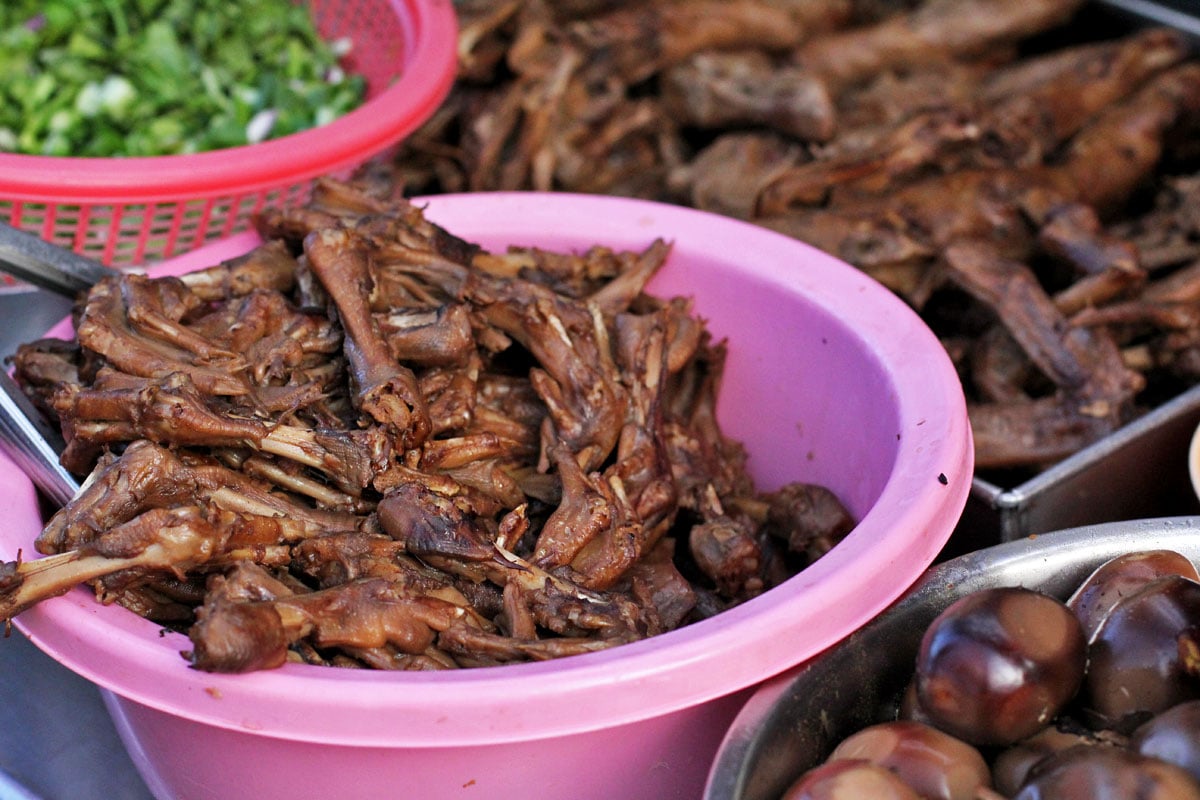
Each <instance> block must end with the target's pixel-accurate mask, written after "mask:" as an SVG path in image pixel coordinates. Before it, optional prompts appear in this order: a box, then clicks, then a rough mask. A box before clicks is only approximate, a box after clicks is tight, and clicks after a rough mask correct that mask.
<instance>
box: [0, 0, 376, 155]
mask: <svg viewBox="0 0 1200 800" xmlns="http://www.w3.org/2000/svg"><path fill="white" fill-rule="evenodd" d="M353 48H354V43H353V42H352V41H351V40H350V39H347V38H345V37H342V38H338V39H336V40H334V41H331V42H326V41H324V40H322V39H321V38H320V36H319V35H318V33H317V31H316V29H315V26H314V24H313V19H312V16H311V14H310V13H309V12H308V10H307V8H306V7H304V6H301V5H297V4H295V3H293V2H292V0H254V1H253V2H250V0H4V2H0V76H3V78H2V79H0V151H3V152H18V153H30V154H48V155H80V156H123V155H124V156H129V155H138V156H142V155H170V154H175V153H192V152H201V151H205V150H213V149H218V148H224V147H236V146H239V145H245V144H251V143H255V142H259V141H264V140H266V139H268V138H275V137H279V136H285V135H288V134H291V133H295V132H297V131H301V130H305V129H308V128H313V127H316V126H319V125H325V124H328V123H329V122H331V121H333V120H334V119H337V118H338V117H340V116H342V115H344V114H346V113H347V112H349V111H351V110H353V109H354V108H356V107H357V106H358V105H360V104H361V103H362V102H363V99H364V95H365V90H366V84H365V80H364V79H363V78H362V76H360V75H347V74H346V73H345V71H344V70H343V69H342V68H341V66H340V65H339V63H338V60H339V58H344V57H345V56H346V55H347V54H349V53H350V52H351V51H352V50H353Z"/></svg>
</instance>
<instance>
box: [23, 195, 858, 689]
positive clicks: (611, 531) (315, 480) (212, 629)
mask: <svg viewBox="0 0 1200 800" xmlns="http://www.w3.org/2000/svg"><path fill="white" fill-rule="evenodd" d="M261 229H262V232H263V235H264V236H265V237H267V241H266V243H265V244H263V245H262V246H261V247H259V248H257V249H256V250H255V251H254V252H252V253H251V254H248V255H247V256H244V257H241V258H237V259H232V260H230V261H228V262H225V263H223V264H220V265H217V266H214V267H212V268H209V269H206V270H203V271H201V272H200V273H197V274H194V275H185V276H182V277H179V278H175V277H164V278H154V277H146V276H139V275H118V274H114V275H113V276H111V277H109V278H106V279H105V280H104V281H102V282H101V283H100V284H98V285H97V286H96V287H95V288H94V289H92V290H91V291H90V292H89V293H88V294H87V296H86V297H84V298H82V299H81V302H80V314H79V320H80V328H79V331H80V338H79V341H78V342H77V343H75V344H73V345H69V344H64V343H61V342H54V341H52V340H42V341H39V342H34V343H30V344H29V345H26V346H24V347H22V348H21V350H20V352H19V354H18V356H17V358H16V359H15V366H16V375H17V378H18V380H19V381H20V382H21V384H22V385H23V386H25V387H26V388H27V391H29V392H30V393H31V395H32V396H34V397H35V398H36V399H37V401H38V403H39V404H40V406H41V407H43V408H45V409H46V410H47V412H48V413H49V414H50V415H51V416H52V417H53V418H54V419H55V420H56V421H57V423H58V424H59V426H60V427H61V429H62V431H63V433H64V438H65V440H66V441H67V442H68V449H67V451H66V453H65V454H64V460H65V463H66V464H67V465H68V467H69V468H70V469H71V470H72V471H74V472H76V473H77V474H79V475H81V476H84V475H86V476H88V477H87V480H86V481H85V482H84V485H83V488H82V489H81V490H80V492H79V493H78V494H77V495H76V497H75V498H74V499H72V500H71V502H69V503H68V504H67V505H66V506H65V507H64V508H62V509H60V510H59V511H58V512H57V513H55V514H54V516H53V517H52V518H51V519H50V520H49V522H48V523H47V524H46V526H45V529H44V530H43V531H42V533H41V535H40V536H39V537H38V538H37V540H36V542H35V547H36V549H37V550H38V552H39V553H41V554H43V557H42V558H37V559H29V560H26V559H19V560H18V561H15V562H12V563H9V564H7V565H4V567H3V569H2V570H0V616H2V617H3V618H5V619H10V618H11V617H12V616H13V615H15V614H18V613H20V612H21V611H23V610H24V609H26V608H28V607H30V606H31V605H33V604H35V603H37V602H38V601H40V600H42V599H45V598H47V597H53V596H56V595H59V594H62V593H63V592H65V591H67V590H68V589H70V588H71V587H74V586H77V585H79V584H81V583H84V584H88V585H90V586H91V588H92V590H93V592H94V593H95V595H96V597H97V599H98V600H99V601H100V602H105V603H118V604H120V605H122V606H124V607H126V608H128V609H130V610H133V611H136V612H137V613H140V614H142V615H143V616H146V617H148V618H150V619H153V620H155V621H156V622H158V623H159V624H163V625H169V626H171V627H175V628H178V629H180V630H186V631H187V633H188V635H189V636H190V638H191V641H192V649H191V650H190V652H189V653H188V654H187V657H188V659H189V661H190V662H191V664H192V666H194V667H196V668H197V669H202V670H214V671H223V672H241V671H246V670H254V669H267V668H272V667H276V666H279V665H280V664H283V663H285V662H286V661H289V660H291V661H297V662H303V663H311V664H325V665H338V666H355V667H369V668H376V669H449V668H458V667H470V666H480V665H491V664H502V663H508V662H512V661H527V660H534V659H545V658H554V657H560V656H568V655H572V654H577V653H585V652H591V651H594V650H598V649H603V648H608V647H613V646H615V645H619V644H621V643H624V642H630V641H634V640H637V639H641V638H645V637H647V636H653V635H656V634H658V633H661V632H663V631H666V630H670V629H673V628H676V627H679V626H681V625H686V624H688V623H690V622H692V621H694V620H695V619H699V618H701V617H702V616H704V615H706V614H710V613H715V612H716V611H718V610H720V609H721V608H723V607H728V606H729V605H734V604H736V603H739V602H742V601H744V600H746V599H748V598H750V597H753V596H754V595H756V594H758V593H760V592H762V591H765V590H766V589H768V588H770V586H772V585H775V584H776V583H778V582H779V581H781V580H785V579H786V578H787V577H788V576H789V575H790V574H791V573H790V572H787V571H780V570H778V569H775V568H774V566H775V565H777V564H778V562H777V561H773V560H772V559H771V558H768V556H770V555H772V554H773V550H772V548H771V547H769V546H765V545H764V543H765V542H766V541H767V540H768V538H770V537H771V536H772V535H775V536H778V531H774V532H771V531H768V528H769V527H770V525H771V521H770V519H769V515H768V514H766V513H763V511H762V510H763V509H765V508H767V507H768V505H769V503H770V500H769V498H767V497H766V496H764V495H760V494H759V493H758V492H757V491H756V490H755V488H754V486H753V483H752V482H751V480H750V479H749V477H748V476H747V474H746V472H745V458H744V454H743V453H742V452H741V450H740V448H739V446H738V445H737V444H736V443H734V442H731V441H729V440H728V439H726V438H725V437H724V436H723V434H722V433H721V432H720V430H719V428H718V427H717V425H716V416H715V404H716V397H717V391H718V388H719V377H720V367H721V365H722V363H723V357H724V350H723V345H722V344H721V343H713V342H711V341H710V338H709V335H708V332H707V331H706V329H705V327H704V324H703V321H702V320H700V319H699V318H698V317H697V316H696V315H695V314H694V313H693V311H692V308H691V304H690V301H689V300H687V299H686V298H666V299H663V298H655V297H652V296H650V295H648V294H646V293H645V291H644V290H645V286H646V283H647V282H648V281H649V280H650V278H651V277H652V276H653V275H654V274H655V273H656V272H657V271H658V269H659V268H660V267H661V266H662V265H663V263H665V261H666V260H667V258H668V257H669V254H670V247H669V245H668V244H667V243H665V242H663V241H652V242H651V243H650V244H649V245H648V246H647V247H646V248H645V249H643V250H641V251H638V252H617V251H613V250H611V249H608V248H604V247H599V246H597V247H593V248H591V249H589V250H586V251H583V252H580V253H565V252H552V251H547V250H539V249H534V248H513V249H511V250H508V251H505V252H488V251H485V250H483V249H481V248H479V247H477V246H475V245H473V244H471V243H469V242H465V241H463V240H461V239H458V238H457V237H455V236H453V235H452V234H451V233H449V232H447V231H444V230H442V229H440V228H439V227H437V226H436V225H433V224H431V223H429V222H428V221H427V220H426V219H425V218H424V215H423V213H422V212H421V210H420V209H419V208H417V207H415V206H414V205H412V204H411V203H409V202H408V201H406V200H404V199H402V198H394V197H391V196H390V195H389V194H387V193H383V194H380V193H377V191H376V190H375V189H373V188H372V184H371V183H370V182H368V181H364V182H361V183H354V184H342V183H338V182H335V181H333V180H322V181H320V182H319V183H318V188H317V191H316V194H315V196H314V199H313V202H312V203H311V204H309V205H308V206H306V207H304V208H301V209H296V210H291V211H273V212H269V213H267V214H265V215H264V217H263V219H262V220H261ZM681 456H684V457H682V458H681ZM717 509H720V510H719V511H718V510H717ZM842 533H844V531H842ZM793 555H794V557H793V558H791V568H792V570H793V571H794V569H799V568H802V567H803V566H804V565H805V564H807V563H809V562H811V561H812V560H813V559H814V558H816V557H819V555H818V554H817V552H816V551H815V550H813V549H811V548H810V549H807V550H804V551H796V552H795V553H794V554H793Z"/></svg>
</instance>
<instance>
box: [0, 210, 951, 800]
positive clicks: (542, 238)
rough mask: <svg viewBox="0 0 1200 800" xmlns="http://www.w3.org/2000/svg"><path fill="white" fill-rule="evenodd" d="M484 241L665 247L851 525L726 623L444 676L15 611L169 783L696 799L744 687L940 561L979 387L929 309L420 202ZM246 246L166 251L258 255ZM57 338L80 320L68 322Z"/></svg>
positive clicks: (739, 387)
mask: <svg viewBox="0 0 1200 800" xmlns="http://www.w3.org/2000/svg"><path fill="white" fill-rule="evenodd" d="M428 214H429V217H430V218H431V219H432V220H434V221H435V222H438V223H440V224H441V225H443V226H444V227H446V228H448V229H449V230H450V231H452V232H454V233H456V234H458V235H460V236H463V237H465V238H468V239H472V240H474V241H476V242H479V243H480V244H483V245H484V246H487V247H490V248H501V247H504V246H505V245H507V244H521V245H540V246H544V247H550V248H564V249H572V248H574V249H582V248H584V247H587V246H589V245H592V244H594V243H603V244H607V245H610V246H613V247H617V248H642V247H644V246H646V245H647V244H648V243H649V242H650V241H651V240H652V239H654V238H655V237H660V236H661V237H665V238H667V239H669V240H671V241H673V243H674V249H673V252H672V255H671V257H670V260H669V261H668V263H667V265H666V266H665V267H664V268H663V270H662V272H661V273H660V274H659V275H658V276H657V277H656V278H655V279H654V282H653V284H652V286H651V288H652V290H653V291H655V292H656V293H658V294H660V295H667V294H685V295H691V296H693V297H694V298H695V304H696V309H697V310H698V312H699V313H700V314H701V315H702V316H703V317H705V318H706V319H707V320H708V322H709V325H710V327H711V329H712V331H713V332H714V333H715V334H716V335H717V336H719V337H727V338H728V340H729V343H730V351H729V360H728V365H727V372H726V376H725V382H724V389H723V391H722V394H721V398H720V403H721V406H720V417H721V423H722V425H723V426H724V429H725V431H726V432H727V433H729V434H730V435H732V436H734V437H736V438H738V439H741V440H742V441H743V442H745V444H746V446H747V449H748V451H749V453H750V455H751V461H750V464H751V468H752V470H753V473H754V477H755V478H756V480H757V481H759V483H760V485H761V486H762V487H763V488H774V487H776V486H778V485H780V484H781V483H784V482H786V481H788V480H796V479H799V480H806V481H814V482H820V483H823V484H825V485H827V486H829V487H830V488H832V489H833V490H835V491H836V492H837V493H838V494H839V495H840V496H841V497H842V498H843V499H844V501H845V502H846V503H847V505H848V506H849V507H850V509H851V511H852V512H853V513H854V514H855V515H856V517H857V518H858V519H859V520H860V522H859V524H858V526H857V527H856V528H855V529H854V531H853V532H852V533H851V534H850V535H849V536H848V537H847V538H846V539H845V541H844V542H842V543H841V544H839V545H838V546H837V547H835V548H834V549H833V550H832V551H831V552H830V553H829V554H828V555H826V556H825V557H824V558H822V559H821V560H819V561H818V562H817V563H815V564H814V565H813V566H811V567H809V568H808V569H806V570H804V571H803V572H802V573H800V574H799V575H797V576H796V577H794V578H792V579H791V580H789V581H787V582H786V583H785V584H783V585H782V586H780V587H778V588H776V589H773V590H772V591H770V592H767V593H766V594H764V595H762V596H761V597H758V598H756V599H754V600H752V601H750V602H747V603H745V604H743V605H742V606H740V607H738V608H735V609H732V610H730V611H727V612H725V613H723V614H721V615H719V616H717V617H716V618H713V619H710V620H707V621H704V622H700V623H697V624H695V625H692V626H690V627H687V628H683V629H680V630H677V631H674V632H671V633H668V634H665V635H662V636H659V637H656V638H652V639H648V640H645V641H641V642H636V643H633V644H629V645H624V646H622V647H618V648H614V649H613V650H609V651H605V652H599V653H591V654H587V655H582V656H576V657H572V658H567V659H562V660H558V661H551V662H545V663H536V664H522V665H514V666H504V667H493V668H481V669H470V670H461V671H456V672H444V673H434V674H430V673H419V674H414V673H402V674H396V673H385V672H370V671H363V670H346V669H332V668H321V667H312V666H305V665H287V666H284V667H282V668H281V669H278V670H274V671H269V672H261V673H254V674H248V675H237V676H229V675H213V674H206V673H202V672H197V671H194V670H192V669H190V668H189V667H188V666H187V664H186V662H185V661H184V660H183V659H182V658H181V657H180V655H179V652H180V651H181V650H186V649H188V648H189V645H190V642H189V641H188V640H187V638H186V637H184V636H181V635H177V634H167V635H163V634H161V632H160V630H159V628H158V627H156V626H155V625H153V624H151V623H149V622H147V621H145V620H143V619H141V618H139V617H136V616H134V615H133V614H131V613H129V612H128V611H125V610H124V609H121V608H117V607H102V606H99V605H98V604H97V603H96V602H95V601H94V600H93V599H92V596H91V595H90V593H89V592H87V591H84V590H82V589H79V590H76V591H74V592H72V593H70V594H68V595H66V596H63V597H60V598H56V599H54V600H50V601H47V602H45V603H43V604H41V605H39V606H37V607H35V608H33V609H31V610H30V611H27V612H26V613H25V614H23V615H22V616H21V617H20V618H19V619H18V620H17V625H18V627H20V629H21V630H22V631H24V632H25V633H26V634H27V635H28V636H29V638H30V639H31V640H32V641H33V642H34V643H35V644H36V645H37V646H38V647H40V648H41V649H42V650H44V651H45V652H47V653H48V654H50V655H51V656H52V657H54V658H55V659H57V660H59V661H61V662H62V663H63V664H65V665H66V666H67V667H68V668H70V669H72V670H74V671H76V672H78V673H79V674H81V675H83V676H84V677H86V678H88V679H90V680H92V681H94V682H95V683H96V684H98V685H99V686H100V687H101V688H102V689H103V690H104V693H105V698H106V701H107V703H108V705H109V708H110V710H111V711H112V715H113V718H114V720H115V721H116V725H117V728H118V730H120V731H121V735H122V737H123V739H124V741H125V744H126V746H127V747H128V749H129V752H130V753H131V755H132V757H133V759H134V762H135V763H136V764H137V765H138V768H139V769H140V770H141V773H142V775H143V777H144V778H145V779H146V782H147V784H148V785H149V786H150V788H151V790H152V791H153V792H154V793H155V794H156V795H157V796H158V797H160V798H168V797H169V798H230V797H254V798H258V799H259V800H263V799H265V798H288V800H295V799H296V798H306V797H340V796H350V795H352V796H354V797H356V798H369V797H387V798H394V797H420V798H423V799H425V800H437V799H438V798H472V797H476V798H502V797H518V796H534V797H537V798H538V800H553V799H554V798H563V799H564V800H565V799H566V798H570V800H589V799H590V798H595V799H596V800H614V798H620V799H621V800H637V799H638V798H645V799H646V800H664V799H665V798H685V799H686V800H691V798H695V797H698V796H699V795H700V792H701V790H702V788H703V785H704V780H705V775H706V772H707V770H708V767H709V764H710V763H711V761H712V758H713V755H714V754H715V752H716V748H717V746H718V744H719V742H720V740H721V737H722V736H723V734H724V732H725V730H726V728H727V726H728V725H729V723H730V722H731V721H732V719H733V717H734V715H735V714H736V713H737V711H738V709H739V708H740V706H741V703H742V702H743V701H744V700H745V698H746V696H747V695H748V694H749V690H750V689H751V688H753V687H754V686H756V685H757V684H759V683H760V682H762V681H763V680H764V679H766V678H769V677H771V676H773V675H776V674H778V673H780V672H782V671H783V670H785V669H787V668H789V667H791V666H793V665H795V664H798V663H800V662H801V661H804V660H805V659H807V658H809V657H811V656H813V655H815V654H816V653H818V652H820V651H821V650H823V649H825V648H826V647H828V646H830V645H832V644H834V643H835V642H838V641H839V640H841V639H842V638H843V637H845V636H846V635H848V634H849V633H850V632H852V631H853V630H855V629H857V628H858V627H859V626H861V625H863V624H864V623H865V622H867V621H868V620H869V619H871V618H872V617H874V616H875V615H876V614H877V613H878V612H879V611H881V610H882V609H883V608H885V607H886V606H887V605H888V604H890V603H891V602H892V600H894V599H895V598H896V597H897V596H898V595H900V594H901V592H903V591H904V590H905V589H906V588H907V587H908V586H909V585H910V584H911V583H912V582H913V581H914V580H915V579H916V578H917V577H918V576H919V575H920V574H921V572H922V571H923V570H924V569H925V568H926V567H927V566H928V565H929V564H930V563H931V562H932V561H933V559H934V557H935V556H936V555H937V553H938V552H939V550H940V549H941V548H942V546H943V544H944V543H945V542H946V540H947V539H948V538H949V536H950V532H951V530H952V529H953V528H954V526H955V524H956V522H957V520H958V517H959V515H960V513H961V512H962V509H963V507H964V505H965V503H966V498H967V493H968V490H969V488H970V484H971V475H972V469H973V451H972V447H971V438H970V429H969V426H968V423H967V416H966V408H965V403H964V400H963V395H962V389H961V386H960V384H959V382H958V379H957V377H956V375H955V372H954V369H953V368H952V366H951V363H950V361H949V358H948V357H947V355H946V353H945V351H944V349H943V348H942V347H941V345H940V344H939V343H938V341H937V340H936V338H935V337H934V336H933V334H932V333H931V332H930V331H929V330H928V328H926V326H925V325H924V324H923V323H922V322H921V321H920V320H919V318H918V317H917V316H916V315H915V314H914V313H913V312H912V311H910V310H909V309H908V308H907V307H906V306H905V305H903V304H902V303H901V302H900V301H899V300H898V299H896V297H895V296H893V295H892V294H891V293H890V292H889V291H887V290H886V289H884V288H883V287H882V286H880V285H879V284H877V283H875V282H874V281H872V280H871V279H869V278H867V277H865V276H864V275H863V274H862V273H861V272H859V271H857V270H855V269H853V268H851V267H849V266H847V265H845V264H843V263H842V262H839V261H837V260H835V259H833V258H831V257H829V256H827V255H825V254H823V253H821V252H819V251H817V250H815V249H813V248H811V247H808V246H806V245H804V244H801V243H798V242H796V241H794V240H792V239H789V238H786V237H784V236H781V235H778V234H775V233H771V232H769V231H766V230H762V229H759V228H756V227H752V226H751V225H749V224H746V223H742V222H738V221H734V220H730V219H726V218H722V217H718V216H714V215H711V214H707V213H703V212H699V211H695V210H691V209H685V208H681V207H675V206H668V205H659V204H654V203H648V202H642V201H636V200H628V199H618V198H611V197H587V196H571V195H562V194H554V195H549V194H534V193H522V194H474V195H452V196H439V197H433V198H430V199H428ZM255 241H256V240H255V239H254V238H253V236H251V235H242V236H240V237H237V238H234V239H231V240H228V241H225V242H222V243H220V244H219V245H218V246H211V247H209V248H207V249H205V250H202V251H198V252H195V253H191V254H189V255H188V256H186V257H185V258H184V259H181V260H177V261H176V262H172V263H171V264H169V265H167V268H169V269H175V270H182V269H187V268H193V267H197V266H200V265H206V264H211V263H215V262H216V261H217V260H220V259H223V258H227V257H230V256H232V255H235V254H237V253H240V252H243V251H245V250H247V249H248V248H250V247H251V246H252V245H253V244H254V243H255ZM63 329H64V330H65V324H64V326H63ZM0 482H2V483H3V485H4V486H6V487H8V491H7V492H5V493H4V497H3V498H2V499H0V517H2V518H3V519H5V520H6V521H7V523H8V524H7V525H5V526H3V528H2V529H0V555H3V557H4V558H7V559H12V558H14V557H15V555H16V552H17V550H18V548H24V550H25V552H26V553H30V552H32V548H31V543H32V541H33V539H34V537H35V535H36V534H37V532H38V530H39V529H40V526H41V524H42V521H41V517H40V515H39V513H38V507H37V503H36V499H35V493H34V490H33V488H32V487H31V486H30V484H29V482H28V481H27V480H26V479H25V478H24V476H23V475H21V474H19V473H18V472H17V471H16V469H15V468H14V467H13V466H12V465H11V464H10V463H8V462H6V461H3V460H0Z"/></svg>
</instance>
